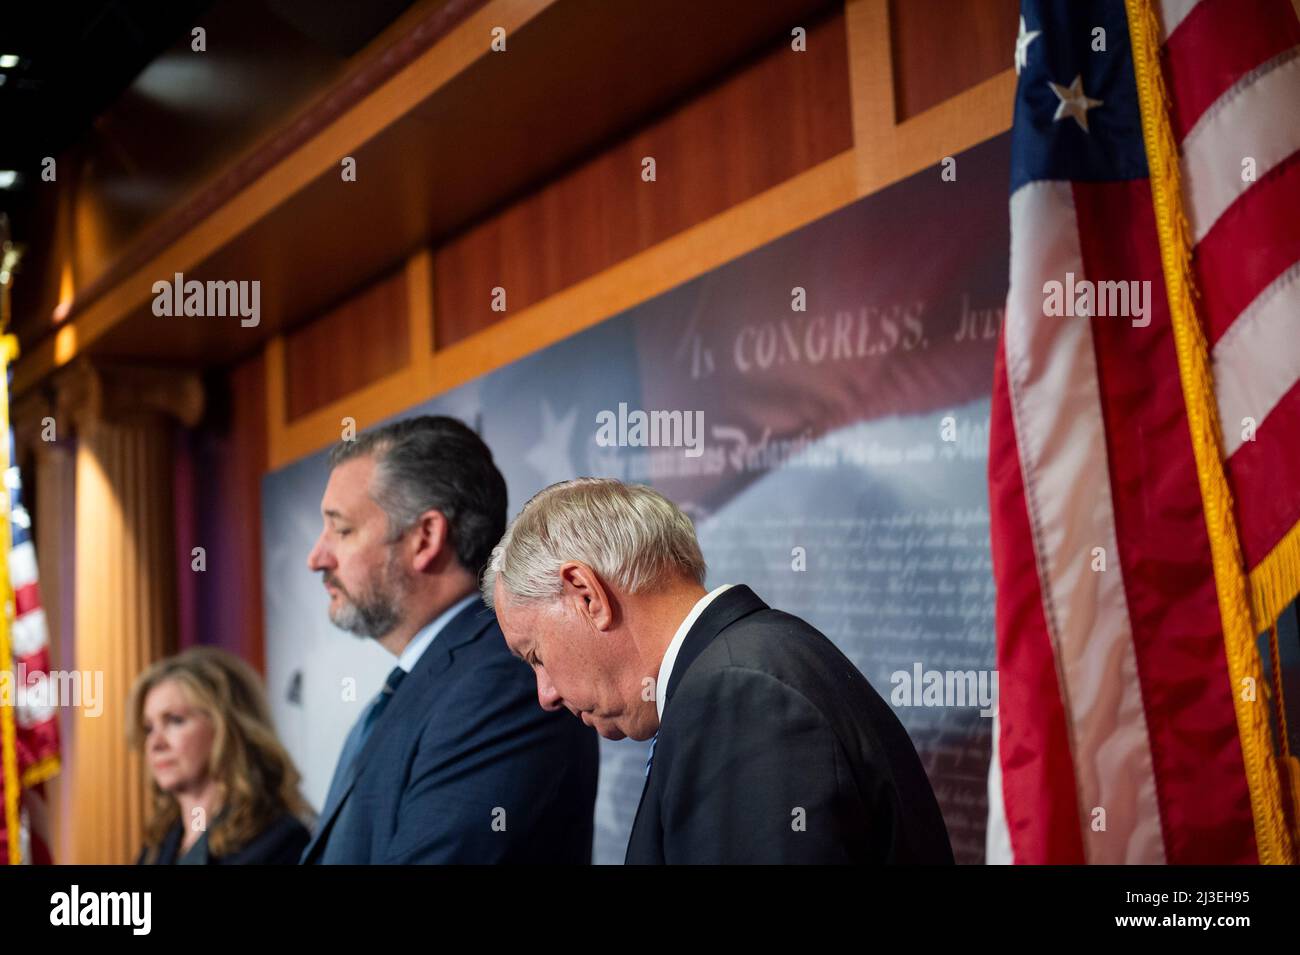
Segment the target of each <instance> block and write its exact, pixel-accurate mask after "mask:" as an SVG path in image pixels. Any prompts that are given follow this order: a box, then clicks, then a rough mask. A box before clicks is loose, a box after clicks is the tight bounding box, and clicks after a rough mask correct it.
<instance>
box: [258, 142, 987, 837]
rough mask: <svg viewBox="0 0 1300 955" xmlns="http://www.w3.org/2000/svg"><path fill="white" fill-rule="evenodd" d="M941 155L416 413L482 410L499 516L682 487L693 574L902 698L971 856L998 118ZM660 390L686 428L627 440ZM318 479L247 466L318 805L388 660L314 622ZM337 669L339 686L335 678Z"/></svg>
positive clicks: (318, 471)
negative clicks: (501, 500) (777, 618)
mask: <svg viewBox="0 0 1300 955" xmlns="http://www.w3.org/2000/svg"><path fill="white" fill-rule="evenodd" d="M949 168H951V169H952V170H953V171H954V172H955V179H953V178H945V177H944V175H943V168H942V167H937V166H936V167H933V168H930V169H927V170H925V171H923V172H921V173H919V174H917V175H915V176H913V177H911V178H910V179H907V180H905V181H903V182H900V183H898V184H897V185H895V186H892V187H890V188H888V189H886V190H884V191H882V192H880V193H877V194H876V195H873V196H870V197H868V198H866V199H863V200H861V201H859V202H857V203H854V204H853V205H851V206H848V207H846V208H844V209H842V210H841V211H839V212H836V213H834V214H832V215H830V216H827V217H825V218H824V219H821V220H819V221H817V222H815V223H813V224H811V225H809V226H807V227H805V228H803V229H800V230H798V231H797V232H794V233H791V234H790V235H787V236H785V237H783V238H781V239H779V240H777V241H775V242H773V243H771V244H769V245H767V246H764V247H763V248H761V249H758V250H756V251H754V252H752V253H750V254H748V255H746V256H744V257H743V258H741V259H738V260H737V261H735V262H732V263H730V264H728V265H726V266H724V267H722V268H719V269H716V270H714V271H713V272H710V273H708V274H706V275H703V276H701V277H700V278H698V279H695V280H694V281H691V282H688V283H687V284H685V285H682V286H679V287H678V288H675V289H673V290H672V291H669V292H666V293H664V294H663V295H660V296H659V297H657V298H655V299H653V300H651V301H648V302H645V303H644V304H642V305H639V306H637V307H636V308H633V309H630V310H628V311H626V312H624V313H622V314H619V315H616V316H613V317H611V318H609V319H608V320H606V321H604V322H603V323H601V324H600V325H597V326H595V327H593V328H591V329H589V330H587V331H584V332H582V333H580V334H577V335H574V336H572V337H571V338H568V339H566V340H564V341H562V342H559V343H558V344H556V345H553V346H551V347H550V348H547V349H545V350H543V351H541V352H539V353H537V354H534V355H531V356H529V357H527V358H525V359H523V360H520V361H517V362H515V363H514V364H512V365H509V366H507V367H504V368H501V369H499V370H497V371H495V372H492V373H491V374H488V375H485V376H483V377H481V378H479V379H476V380H474V381H472V382H469V383H468V384H466V385H464V386H462V387H459V388H456V389H455V390H453V391H451V392H448V393H446V394H444V395H441V396H440V397H438V398H436V399H434V400H432V401H429V402H426V403H424V404H422V405H419V406H416V407H413V408H411V409H410V410H409V412H408V413H409V414H420V413H439V414H450V415H455V416H457V417H460V418H462V419H463V420H465V421H467V422H469V423H470V424H471V425H472V426H474V427H475V428H477V429H478V430H479V431H480V433H481V434H482V435H483V437H484V438H485V440H486V441H487V443H488V444H489V445H490V446H491V448H492V449H493V452H494V454H495V455H496V459H497V462H498V464H499V465H500V467H501V469H502V471H503V472H504V474H505V476H506V480H507V482H508V485H509V490H510V508H511V514H512V515H513V514H514V513H515V512H516V511H517V510H518V508H519V507H520V506H521V505H522V504H523V503H524V502H525V501H526V500H527V499H528V498H529V497H530V496H531V495H532V494H534V493H535V492H536V491H538V490H539V489H541V488H542V487H544V486H546V485H548V484H551V483H553V482H555V481H560V480H564V479H566V478H570V477H574V476H576V475H601V476H612V477H617V478H621V479H624V480H631V481H639V482H645V483H649V484H653V485H654V486H656V487H658V488H659V489H661V490H662V491H663V492H664V493H666V494H667V495H668V496H670V497H671V498H673V499H674V500H676V501H677V502H678V503H679V504H680V505H681V506H682V507H683V508H684V509H685V510H686V511H687V512H688V513H689V514H690V515H691V516H692V517H693V518H694V520H695V522H696V526H697V527H698V529H699V534H700V539H701V543H702V545H703V548H704V555H705V558H706V559H707V561H708V564H709V580H708V585H709V587H713V586H716V585H718V584H721V583H747V584H749V585H750V586H752V587H753V588H754V590H755V591H756V592H757V593H758V594H759V596H761V597H763V598H764V599H765V600H766V601H767V602H768V603H770V604H772V605H773V606H775V607H778V608H780V609H783V610H787V611H789V612H791V613H794V614H797V615H799V616H801V617H804V618H806V619H808V620H809V621H811V622H812V623H813V624H814V625H816V626H817V627H820V628H821V629H822V630H823V631H824V632H825V633H826V634H827V635H829V636H830V637H831V639H833V640H834V641H835V642H836V643H837V644H838V645H839V647H840V648H841V649H842V650H843V651H844V652H845V653H846V654H847V655H848V656H849V658H850V659H852V660H853V662H854V663H855V664H856V665H857V666H858V667H859V668H860V669H861V670H862V672H863V673H864V674H865V675H866V676H867V678H868V679H869V680H870V681H871V683H872V685H873V686H874V687H875V688H876V690H877V691H878V692H879V693H880V694H881V695H882V696H884V697H885V698H886V699H887V700H890V701H892V702H893V704H894V706H895V711H896V712H897V713H898V715H899V717H900V718H901V720H902V722H903V724H904V725H905V726H906V727H907V729H908V732H909V733H910V734H911V737H912V740H913V741H914V742H915V744H916V746H917V749H918V751H919V752H920V754H921V757H922V759H923V761H924V763H925V767H926V770H927V771H928V772H929V774H930V779H931V781H932V783H933V784H934V787H935V790H936V792H937V794H938V797H939V802H940V805H941V806H942V807H943V813H944V817H945V819H946V820H947V824H948V827H949V831H950V833H951V836H952V840H953V847H954V849H955V851H956V854H957V858H958V861H960V862H968V863H972V862H980V861H982V860H983V858H984V829H985V817H986V814H987V771H988V762H989V755H990V745H991V729H992V724H993V720H992V719H991V718H990V716H988V715H986V714H988V713H990V712H991V708H990V706H989V703H990V699H991V696H992V694H994V693H995V691H996V681H995V676H994V674H993V667H994V643H993V581H992V576H991V568H990V562H989V543H988V508H987V500H986V480H985V468H986V465H987V456H988V448H987V445H988V416H989V394H990V389H991V383H992V378H993V357H994V352H995V349H996V344H997V335H998V330H999V327H1000V324H1001V320H1002V306H1003V302H1004V300H1005V297H1006V291H1007V250H1008V232H1007V202H1006V195H1007V178H1008V168H1009V149H1008V140H1007V138H1006V137H999V138H998V139H996V140H992V141H990V142H988V143H985V144H984V145H982V146H979V147H976V148H975V149H973V150H971V151H969V152H967V153H964V154H962V155H960V156H958V157H956V163H955V167H949ZM485 294H486V293H485ZM340 347H346V343H340ZM654 411H659V412H680V413H681V414H680V416H679V418H678V420H680V421H681V423H682V425H683V427H682V428H681V429H680V430H679V431H677V432H674V433H666V434H664V433H661V434H660V439H661V446H659V447H644V446H632V445H635V444H637V443H638V442H639V441H640V440H641V439H642V438H643V437H647V438H648V437H649V435H648V434H646V435H643V434H642V433H641V432H639V431H638V430H637V428H636V425H637V423H638V421H639V420H640V415H639V414H638V412H640V413H643V414H646V415H648V413H649V412H654ZM652 420H657V421H660V422H663V421H665V420H669V419H668V418H667V417H664V416H661V417H660V418H658V419H652ZM362 424H363V425H364V424H366V422H362ZM696 425H702V431H700V432H697V431H696ZM661 430H671V429H661ZM620 438H622V439H623V441H622V445H623V446H619V443H618V442H619V439H620ZM674 439H675V440H676V445H677V446H663V445H664V444H667V443H668V442H672V441H673V440H674ZM326 479H327V474H326V463H325V453H324V452H322V453H321V454H317V455H314V456H312V457H310V458H307V459H304V460H302V461H299V462H297V463H295V464H293V465H290V466H288V467H285V468H283V469H282V470H280V471H277V472H275V473H273V474H270V475H268V476H267V478H266V480H265V482H264V485H263V533H264V535H265V536H264V553H265V575H266V576H265V580H266V585H265V594H266V603H265V606H266V632H267V675H268V680H269V684H270V690H271V694H272V699H273V703H274V706H275V708H276V717H277V720H278V722H279V726H280V729H281V731H282V733H283V734H284V738H285V741H286V743H287V745H288V746H289V748H290V751H291V753H292V754H293V756H294V758H295V759H296V760H297V762H298V764H299V766H300V768H301V769H302V770H303V773H304V777H305V786H306V793H307V795H308V797H309V798H310V799H311V800H312V801H313V802H314V803H315V804H316V805H317V806H319V805H320V803H321V801H322V800H323V797H324V793H325V790H326V788H327V786H328V783H329V779H330V774H331V772H332V770H333V766H334V761H335V759H336V757H337V755H338V752H339V749H340V747H341V745H342V742H343V738H344V736H345V735H346V733H347V730H348V727H349V726H350V725H351V724H352V722H353V721H354V720H355V719H356V717H357V714H358V713H359V712H360V711H361V708H362V707H364V706H365V704H366V702H367V701H368V700H369V699H370V697H371V696H372V694H373V693H374V692H375V691H376V690H377V689H378V687H379V686H380V685H381V683H382V680H383V677H384V675H385V674H386V673H387V671H388V669H389V668H390V667H391V666H392V658H391V657H388V656H387V655H386V654H385V653H384V652H383V651H382V650H380V649H379V648H378V647H376V646H375V645H374V644H373V643H369V642H366V641H360V640H357V639H356V638H354V637H352V636H350V635H348V634H345V633H342V632H340V631H336V630H334V629H333V628H332V627H331V626H330V624H329V622H328V620H327V618H326V614H325V595H324V593H323V591H322V589H321V586H320V581H319V579H318V578H317V577H316V576H314V575H312V574H310V573H309V572H308V571H307V569H306V566H305V561H306V556H307V553H308V551H309V550H310V548H311V546H312V543H313V541H314V540H315V538H316V536H317V534H318V533H319V529H320V516H319V510H318V509H319V502H320V495H321V492H322V490H323V489H324V486H325V482H326ZM347 678H353V679H355V680H356V685H357V692H356V699H355V700H341V699H340V697H341V696H342V694H341V692H340V687H341V686H342V685H343V684H344V681H345V679H347ZM601 745H602V751H601V752H602V759H601V775H600V792H599V798H598V803H597V819H596V860H597V861H598V862H606V863H608V862H618V861H621V859H622V857H623V851H624V847H625V845H626V841H627V835H628V832H629V830H630V828H631V824H632V817H633V814H634V813H635V811H636V806H637V801H638V798H639V796H640V791H641V785H642V781H643V770H644V766H645V756H646V746H645V744H641V743H635V742H631V741H623V742H618V743H612V742H608V741H602V744H601Z"/></svg>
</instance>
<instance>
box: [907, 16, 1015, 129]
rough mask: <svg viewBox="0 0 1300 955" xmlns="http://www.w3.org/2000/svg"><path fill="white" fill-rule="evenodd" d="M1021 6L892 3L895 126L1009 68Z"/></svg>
mask: <svg viewBox="0 0 1300 955" xmlns="http://www.w3.org/2000/svg"><path fill="white" fill-rule="evenodd" d="M1019 11H1020V3H1019V0H978V2H974V3H958V2H956V0H890V4H889V26H890V31H889V32H890V41H891V42H890V45H891V47H892V54H893V63H894V109H895V111H896V118H897V120H898V121H899V122H902V121H903V120H905V119H909V118H910V117H912V116H915V115H917V114H918V113H922V112H924V111H925V110H927V109H929V108H930V107H932V106H937V105H938V104H939V103H942V102H943V101H944V100H946V99H949V98H950V97H953V96H956V95H957V94H958V93H961V92H963V91H965V90H967V89H969V88H971V87H972V86H975V85H976V84H978V83H981V82H983V81H984V80H987V79H988V78H989V77H991V76H994V75H996V74H998V73H1000V72H1002V71H1003V70H1005V69H1006V68H1007V67H1009V66H1011V60H1012V55H1013V53H1014V52H1015V48H1016V33H1017V26H1018V24H1019V15H1020V13H1019Z"/></svg>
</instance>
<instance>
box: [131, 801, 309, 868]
mask: <svg viewBox="0 0 1300 955" xmlns="http://www.w3.org/2000/svg"><path fill="white" fill-rule="evenodd" d="M310 840H311V833H310V832H309V831H308V830H307V827H306V826H304V825H303V824H302V823H301V822H299V821H298V819H297V817H295V816H293V815H292V814H290V813H287V812H286V813H283V814H282V815H280V816H278V817H276V818H275V819H274V820H273V821H272V822H271V824H270V825H269V826H267V827H266V828H265V829H263V830H262V832H261V833H259V834H258V835H257V836H256V838H254V839H253V840H252V841H251V842H249V843H248V844H246V845H244V846H243V847H241V848H240V849H238V850H236V851H235V852H232V853H230V854H229V855H225V856H220V857H218V856H213V855H209V856H208V865H296V864H297V863H298V857H299V856H301V855H302V850H303V849H305V848H307V843H308V842H309V841H310ZM180 844H181V824H180V823H179V822H177V823H176V824H175V825H174V826H172V827H171V828H170V829H168V830H167V835H165V836H164V837H163V841H162V845H160V846H159V847H158V858H157V859H156V860H154V862H153V863H152V864H153V865H173V864H174V863H175V862H176V855H177V851H178V850H179V849H180ZM147 855H148V849H142V850H140V857H139V858H138V859H136V860H135V861H136V865H145V864H146V862H145V857H146V856H147Z"/></svg>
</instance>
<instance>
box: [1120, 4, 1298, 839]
mask: <svg viewBox="0 0 1300 955" xmlns="http://www.w3.org/2000/svg"><path fill="white" fill-rule="evenodd" d="M1125 8H1126V10H1127V13H1128V26H1129V39H1130V42H1131V47H1132V51H1133V71H1134V75H1135V77H1136V80H1137V92H1138V103H1139V105H1140V107H1141V111H1142V133H1143V138H1144V140H1145V143H1146V154H1147V165H1148V167H1149V169H1150V176H1151V198H1152V203H1153V205H1154V208H1155V216H1156V229H1157V232H1158V233H1159V238H1160V258H1161V263H1162V265H1163V270H1164V276H1165V288H1166V290H1167V293H1168V297H1169V315H1170V321H1171V323H1172V325H1173V331H1174V344H1175V348H1176V349H1177V352H1178V372H1179V377H1180V379H1181V381H1182V388H1183V401H1184V403H1185V404H1186V406H1187V422H1188V426H1189V428H1190V430H1191V438H1192V450H1193V454H1194V456H1195V458H1196V474H1197V478H1198V480H1199V482H1200V488H1201V502H1202V505H1203V508H1204V511H1205V525H1206V529H1207V531H1208V532H1209V538H1210V553H1211V558H1212V561H1213V565H1214V583H1215V589H1216V591H1217V593H1218V599H1219V615H1220V617H1221V618H1222V622H1223V644H1224V652H1225V655H1226V657H1227V662H1228V675H1229V677H1230V679H1231V686H1230V688H1229V689H1230V692H1231V693H1232V701H1233V706H1234V708H1235V710H1236V715H1237V731H1238V734H1239V736H1240V738H1241V755H1242V760H1243V762H1244V764H1245V770H1246V784H1247V786H1248V788H1249V790H1250V805H1251V814H1252V816H1253V817H1254V822H1255V841H1256V845H1257V850H1258V853H1259V861H1260V862H1262V863H1265V864H1277V863H1283V864H1290V863H1294V862H1295V846H1296V841H1297V833H1296V832H1294V831H1293V829H1292V826H1291V825H1290V824H1289V823H1288V820H1287V813H1286V811H1285V808H1284V806H1283V799H1282V785H1283V779H1284V778H1288V777H1291V776H1292V774H1291V772H1290V771H1289V770H1288V769H1284V767H1283V766H1282V764H1281V763H1280V761H1279V760H1278V759H1277V758H1276V757H1275V756H1274V754H1273V742H1272V737H1271V732H1270V728H1269V713H1268V704H1267V701H1266V699H1265V687H1266V685H1265V682H1264V671H1263V665H1262V662H1261V660H1260V656H1259V649H1258V644H1257V642H1256V640H1257V635H1258V633H1259V632H1261V630H1262V629H1263V628H1261V630H1256V629H1255V625H1256V622H1257V621H1256V618H1255V614H1254V613H1252V610H1253V609H1258V603H1256V604H1254V605H1252V600H1251V589H1250V586H1249V580H1248V578H1247V576H1246V571H1245V563H1244V560H1243V558H1242V552H1241V542H1240V541H1239V540H1238V535H1237V525H1236V519H1235V518H1234V516H1233V506H1232V492H1231V490H1230V488H1229V487H1228V479H1227V475H1226V474H1225V473H1224V468H1223V454H1222V447H1223V441H1222V432H1221V431H1220V427H1219V413H1218V405H1217V402H1216V399H1215V393H1214V378H1213V375H1212V373H1211V368H1210V355H1209V346H1208V345H1207V343H1206V340H1205V332H1204V330H1203V327H1202V325H1201V322H1200V319H1199V318H1198V317H1197V314H1196V301H1195V295H1196V286H1195V280H1194V279H1193V276H1192V267H1191V258H1192V255H1191V253H1192V240H1191V229H1190V228H1189V226H1188V223H1187V217H1186V215H1185V213H1184V211H1183V193H1182V181H1181V180H1182V175H1181V174H1182V170H1181V168H1180V166H1179V159H1178V145H1177V143H1176V142H1175V140H1174V134H1173V129H1172V127H1171V126H1170V122H1169V100H1168V94H1167V91H1166V90H1165V84H1164V75H1163V73H1162V72H1161V67H1160V23H1159V21H1158V19H1157V18H1156V13H1155V8H1154V4H1153V3H1152V0H1125ZM1247 688H1253V692H1251V693H1247V692H1246V690H1247ZM1280 702H1281V701H1279V705H1280ZM1293 804H1294V800H1293Z"/></svg>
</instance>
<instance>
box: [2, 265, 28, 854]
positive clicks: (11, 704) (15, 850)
mask: <svg viewBox="0 0 1300 955" xmlns="http://www.w3.org/2000/svg"><path fill="white" fill-rule="evenodd" d="M7 291H8V290H7V289H2V290H0V296H5V297H6V298H7V294H6V293H7ZM7 305H8V302H5V306H6V308H5V309H4V311H5V312H7V311H8V308H7ZM3 317H4V318H6V319H7V317H8V316H7V315H5V316H3ZM17 354H18V340H17V339H16V338H14V336H13V335H9V334H6V335H3V336H0V478H3V476H4V473H5V472H6V471H8V470H9V362H10V361H11V360H12V359H13V358H14V357H16V356H17ZM13 600H14V595H13V591H12V589H11V588H10V586H9V487H8V485H6V484H4V482H3V481H2V480H0V674H3V673H8V674H11V677H10V679H11V680H12V679H13V674H14V657H13V646H12V643H11V642H10V639H9V637H10V634H9V614H8V611H7V608H8V607H10V606H12V605H13ZM11 686H14V689H15V691H16V690H17V687H16V685H14V684H12V683H11ZM17 704H18V701H17V698H16V693H15V698H14V699H13V700H9V701H0V760H2V761H3V765H2V766H0V772H3V773H4V790H5V807H4V810H5V841H6V843H7V844H8V847H9V858H8V860H7V861H8V863H9V864H10V865H18V864H20V863H21V862H22V861H23V854H22V846H21V845H20V844H19V832H20V828H21V820H20V818H19V809H18V799H19V797H20V796H21V795H22V788H23V782H22V780H21V779H19V777H18V726H17V722H16V720H15V716H16V713H17V710H16V707H17Z"/></svg>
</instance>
